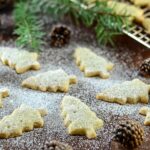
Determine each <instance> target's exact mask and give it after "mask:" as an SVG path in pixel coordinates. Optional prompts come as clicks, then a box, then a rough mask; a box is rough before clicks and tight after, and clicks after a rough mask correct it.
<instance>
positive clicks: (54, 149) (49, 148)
mask: <svg viewBox="0 0 150 150" xmlns="http://www.w3.org/2000/svg"><path fill="white" fill-rule="evenodd" d="M42 149H43V150H73V149H72V147H71V146H69V145H68V144H66V143H62V142H59V141H56V140H53V141H51V142H47V143H46V144H45V146H44V147H43V148H42Z"/></svg>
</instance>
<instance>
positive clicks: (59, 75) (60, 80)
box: [22, 69, 77, 92]
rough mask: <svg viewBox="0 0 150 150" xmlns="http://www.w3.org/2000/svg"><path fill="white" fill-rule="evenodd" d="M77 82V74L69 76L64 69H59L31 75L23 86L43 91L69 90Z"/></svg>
mask: <svg viewBox="0 0 150 150" xmlns="http://www.w3.org/2000/svg"><path fill="white" fill-rule="evenodd" d="M76 82H77V79H76V76H73V75H71V76H69V75H68V74H67V73H66V72H65V71H64V70H62V69H58V70H54V71H48V72H44V73H40V74H38V75H36V76H32V77H29V78H27V79H26V80H24V81H23V82H22V86H24V87H27V88H31V89H34V90H41V91H43V92H44V91H52V92H57V91H62V92H67V91H68V90H69V85H70V84H73V83H76Z"/></svg>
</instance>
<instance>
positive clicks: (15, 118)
mask: <svg viewBox="0 0 150 150" xmlns="http://www.w3.org/2000/svg"><path fill="white" fill-rule="evenodd" d="M46 114H47V112H46V110H44V109H33V108H31V107H29V106H27V105H24V104H23V105H21V106H20V107H19V108H17V109H16V110H14V112H13V113H12V114H11V115H8V116H5V117H4V118H3V119H2V120H0V138H11V137H17V136H20V135H22V134H23V132H27V131H31V130H33V128H41V127H43V125H44V121H43V118H42V117H43V116H45V115H46Z"/></svg>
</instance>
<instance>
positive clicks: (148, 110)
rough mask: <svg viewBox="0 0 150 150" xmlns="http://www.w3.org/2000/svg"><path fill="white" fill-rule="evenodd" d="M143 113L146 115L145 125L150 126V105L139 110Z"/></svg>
mask: <svg viewBox="0 0 150 150" xmlns="http://www.w3.org/2000/svg"><path fill="white" fill-rule="evenodd" d="M139 113H140V114H141V115H144V116H146V118H145V121H144V125H146V126H150V108H149V107H142V108H141V109H140V111H139Z"/></svg>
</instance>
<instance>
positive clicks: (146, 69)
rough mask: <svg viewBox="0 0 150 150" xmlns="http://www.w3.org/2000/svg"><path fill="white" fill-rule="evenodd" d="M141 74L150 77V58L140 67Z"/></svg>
mask: <svg viewBox="0 0 150 150" xmlns="http://www.w3.org/2000/svg"><path fill="white" fill-rule="evenodd" d="M140 74H141V75H143V76H145V77H150V58H148V59H145V60H144V61H143V63H142V64H141V66H140Z"/></svg>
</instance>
